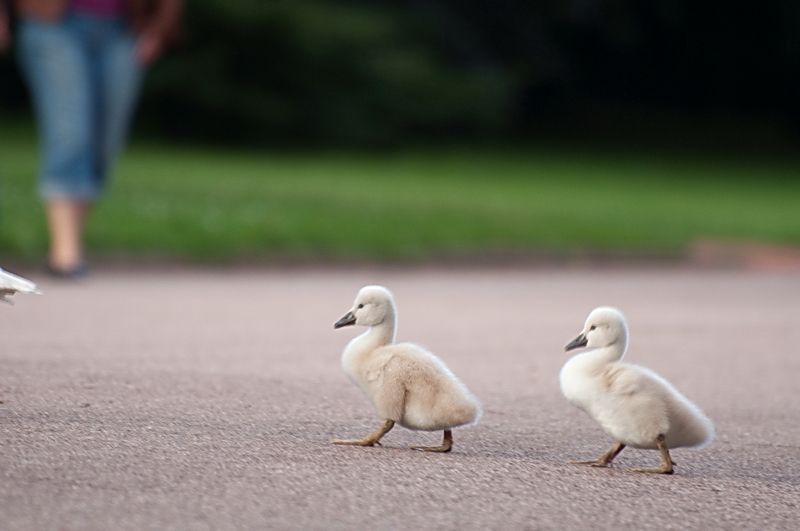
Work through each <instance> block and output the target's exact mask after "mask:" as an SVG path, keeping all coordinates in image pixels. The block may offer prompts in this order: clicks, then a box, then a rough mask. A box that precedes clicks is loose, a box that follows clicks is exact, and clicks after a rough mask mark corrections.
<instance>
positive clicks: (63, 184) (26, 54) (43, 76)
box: [18, 19, 97, 200]
mask: <svg viewBox="0 0 800 531" xmlns="http://www.w3.org/2000/svg"><path fill="white" fill-rule="evenodd" d="M18 35H19V38H18V42H19V46H18V53H19V60H20V63H21V65H22V69H23V71H24V73H25V75H26V78H27V81H28V84H29V86H30V90H31V95H32V98H33V103H34V107H35V110H36V115H37V122H38V125H39V129H40V135H39V136H40V143H41V150H42V162H41V172H40V173H41V178H40V183H39V191H40V194H41V196H42V197H43V198H44V199H45V200H48V199H55V198H63V197H68V198H75V199H84V200H91V199H93V198H94V197H95V195H96V194H97V190H96V186H95V184H94V183H93V177H92V172H93V168H92V166H93V163H92V150H93V148H92V134H91V129H92V126H91V115H92V110H91V107H92V105H91V100H92V97H93V94H92V87H91V84H90V83H89V82H88V80H89V70H90V67H89V65H88V62H87V57H86V54H85V53H84V50H83V49H82V46H81V43H80V41H79V39H77V38H76V36H75V35H73V34H72V33H71V32H70V31H69V30H68V29H67V28H65V27H64V26H62V25H61V24H49V23H40V22H37V21H33V20H29V19H22V20H21V21H20V24H19V33H18Z"/></svg>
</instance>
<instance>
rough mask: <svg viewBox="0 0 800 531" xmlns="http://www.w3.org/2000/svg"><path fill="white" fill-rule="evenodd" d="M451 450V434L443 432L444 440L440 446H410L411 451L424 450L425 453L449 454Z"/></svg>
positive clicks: (448, 431) (446, 431) (450, 432)
mask: <svg viewBox="0 0 800 531" xmlns="http://www.w3.org/2000/svg"><path fill="white" fill-rule="evenodd" d="M452 448H453V432H452V431H451V430H444V439H443V440H442V445H441V446H412V447H411V449H412V450H424V451H426V452H449V451H450V450H451V449H452Z"/></svg>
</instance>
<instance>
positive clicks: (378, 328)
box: [333, 286, 481, 452]
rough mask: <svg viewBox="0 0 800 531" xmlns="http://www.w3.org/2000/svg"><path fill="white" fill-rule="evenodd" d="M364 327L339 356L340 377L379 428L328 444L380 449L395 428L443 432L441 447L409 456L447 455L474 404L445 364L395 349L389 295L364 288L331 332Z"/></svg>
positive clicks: (420, 351) (474, 413)
mask: <svg viewBox="0 0 800 531" xmlns="http://www.w3.org/2000/svg"><path fill="white" fill-rule="evenodd" d="M349 325H361V326H368V327H369V329H368V330H367V331H366V332H364V333H363V334H361V335H360V336H358V337H356V338H354V339H353V340H352V341H350V343H349V344H348V345H347V347H346V348H345V349H344V352H343V354H342V368H343V369H344V372H345V374H347V376H348V377H349V378H350V379H351V380H352V381H353V382H354V383H355V384H356V385H357V386H358V387H359V388H361V390H362V391H363V392H364V394H366V395H367V398H369V400H370V401H371V402H372V405H373V406H374V407H375V410H376V411H377V413H378V415H380V417H381V418H382V419H383V424H382V425H381V427H380V428H378V429H377V430H376V431H375V432H373V433H371V434H370V435H367V436H366V437H364V438H363V439H359V440H352V441H341V440H337V441H333V444H350V445H357V446H374V445H376V444H377V445H379V446H380V439H381V437H383V436H384V435H386V433H388V432H389V430H391V429H392V428H393V427H394V425H395V424H399V425H401V426H404V427H406V428H409V429H412V430H423V431H438V430H444V438H443V440H442V444H441V446H412V448H413V449H415V450H425V451H428V452H449V451H450V449H451V448H452V446H453V433H452V429H453V428H455V427H457V426H465V425H470V424H474V423H476V422H477V421H478V418H479V417H480V415H481V405H480V402H478V399H477V398H475V396H474V395H473V394H472V393H470V392H469V390H467V388H466V387H465V386H464V384H463V383H461V381H460V380H459V379H458V378H456V376H455V375H454V374H453V373H452V372H450V370H449V369H448V368H447V367H446V366H445V364H444V363H443V362H442V361H441V360H440V359H439V358H437V357H436V356H434V355H433V354H431V353H430V352H428V351H427V350H425V349H424V348H422V347H420V346H418V345H414V344H412V343H397V344H395V342H394V341H395V330H396V326H397V309H396V307H395V304H394V299H393V297H392V294H391V292H389V290H388V289H386V288H384V287H382V286H366V287H364V288H362V289H361V291H359V292H358V295H357V296H356V300H355V302H354V303H353V307H352V308H351V309H350V311H349V312H347V314H346V315H345V316H344V317H342V318H341V319H340V320H339V321H337V322H336V324H334V325H333V327H334V328H342V327H343V326H349Z"/></svg>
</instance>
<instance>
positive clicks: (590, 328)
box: [589, 325, 597, 332]
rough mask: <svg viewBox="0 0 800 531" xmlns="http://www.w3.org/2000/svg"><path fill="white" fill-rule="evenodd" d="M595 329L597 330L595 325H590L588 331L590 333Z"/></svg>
mask: <svg viewBox="0 0 800 531" xmlns="http://www.w3.org/2000/svg"><path fill="white" fill-rule="evenodd" d="M595 328H597V327H596V326H595V325H592V326H590V327H589V331H590V332H591V331H592V330H594V329H595Z"/></svg>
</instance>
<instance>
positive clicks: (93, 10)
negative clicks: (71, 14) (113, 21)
mask: <svg viewBox="0 0 800 531" xmlns="http://www.w3.org/2000/svg"><path fill="white" fill-rule="evenodd" d="M69 6H70V8H71V9H72V11H77V12H78V13H84V14H86V15H95V16H98V17H121V16H124V15H125V0H70V3H69Z"/></svg>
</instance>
